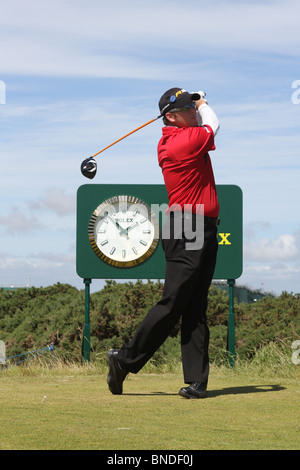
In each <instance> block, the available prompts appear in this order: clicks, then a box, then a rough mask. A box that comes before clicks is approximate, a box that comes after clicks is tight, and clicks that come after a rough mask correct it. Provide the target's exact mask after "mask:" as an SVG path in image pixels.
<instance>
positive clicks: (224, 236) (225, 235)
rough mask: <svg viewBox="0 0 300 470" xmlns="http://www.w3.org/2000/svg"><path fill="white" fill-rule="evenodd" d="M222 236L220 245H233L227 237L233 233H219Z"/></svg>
mask: <svg viewBox="0 0 300 470" xmlns="http://www.w3.org/2000/svg"><path fill="white" fill-rule="evenodd" d="M219 235H220V237H222V240H221V241H220V242H219V245H224V243H225V245H231V243H230V242H229V241H228V240H227V238H228V237H229V235H231V233H219Z"/></svg>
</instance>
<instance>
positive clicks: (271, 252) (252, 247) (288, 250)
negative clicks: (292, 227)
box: [244, 234, 299, 262]
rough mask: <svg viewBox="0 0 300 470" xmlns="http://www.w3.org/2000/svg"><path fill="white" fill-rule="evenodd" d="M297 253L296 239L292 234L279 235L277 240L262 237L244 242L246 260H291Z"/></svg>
mask: <svg viewBox="0 0 300 470" xmlns="http://www.w3.org/2000/svg"><path fill="white" fill-rule="evenodd" d="M298 253H299V249H298V245H297V240H296V238H295V237H294V236H293V235H289V234H285V235H280V237H279V238H277V240H270V239H269V238H262V239H261V240H259V241H258V242H252V243H249V244H246V245H245V247H244V256H245V260H247V261H259V262H265V261H280V260H292V259H294V257H295V256H296V255H297V254H298Z"/></svg>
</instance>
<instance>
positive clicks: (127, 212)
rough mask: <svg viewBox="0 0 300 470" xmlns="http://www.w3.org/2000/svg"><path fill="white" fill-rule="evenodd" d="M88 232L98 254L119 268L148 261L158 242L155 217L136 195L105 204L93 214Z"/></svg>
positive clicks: (117, 198) (115, 197)
mask: <svg viewBox="0 0 300 470" xmlns="http://www.w3.org/2000/svg"><path fill="white" fill-rule="evenodd" d="M88 230H89V240H90V243H91V246H92V248H93V250H94V252H95V253H96V255H97V256H98V257H99V258H100V259H101V260H102V261H104V262H105V263H107V264H110V265H112V266H116V267H120V268H128V267H131V266H137V265H139V264H141V263H143V262H144V261H146V260H147V259H148V258H149V257H150V256H151V255H152V254H153V253H154V251H155V249H156V247H157V244H158V240H159V222H158V218H157V216H156V214H155V213H154V212H153V211H152V210H151V208H150V207H149V206H148V205H147V204H146V203H145V202H144V201H142V200H141V199H138V198H137V197H134V196H126V195H123V196H114V197H111V198H109V199H107V200H106V201H104V202H102V203H101V204H100V205H99V206H98V207H97V208H96V209H95V211H94V212H93V215H92V217H91V219H90V223H89V229H88Z"/></svg>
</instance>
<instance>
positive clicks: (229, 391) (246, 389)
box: [123, 384, 286, 398]
mask: <svg viewBox="0 0 300 470" xmlns="http://www.w3.org/2000/svg"><path fill="white" fill-rule="evenodd" d="M281 390H286V388H285V387H282V386H281V385H275V384H274V385H270V384H267V385H248V386H243V387H228V388H222V389H220V390H208V391H207V396H206V397H205V398H216V397H219V396H222V395H244V394H248V393H249V394H251V393H266V392H280V391H281ZM123 395H125V396H126V395H127V396H134V397H138V396H141V397H147V396H148V397H153V396H166V397H170V396H178V393H168V392H149V393H123Z"/></svg>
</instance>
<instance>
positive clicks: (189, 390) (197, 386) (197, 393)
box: [179, 382, 207, 398]
mask: <svg viewBox="0 0 300 470" xmlns="http://www.w3.org/2000/svg"><path fill="white" fill-rule="evenodd" d="M206 390H207V382H203V383H199V382H194V383H192V384H190V385H189V386H188V387H182V388H181V389H180V390H179V395H181V396H182V397H184V398H205V397H206V396H207V394H206Z"/></svg>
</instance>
